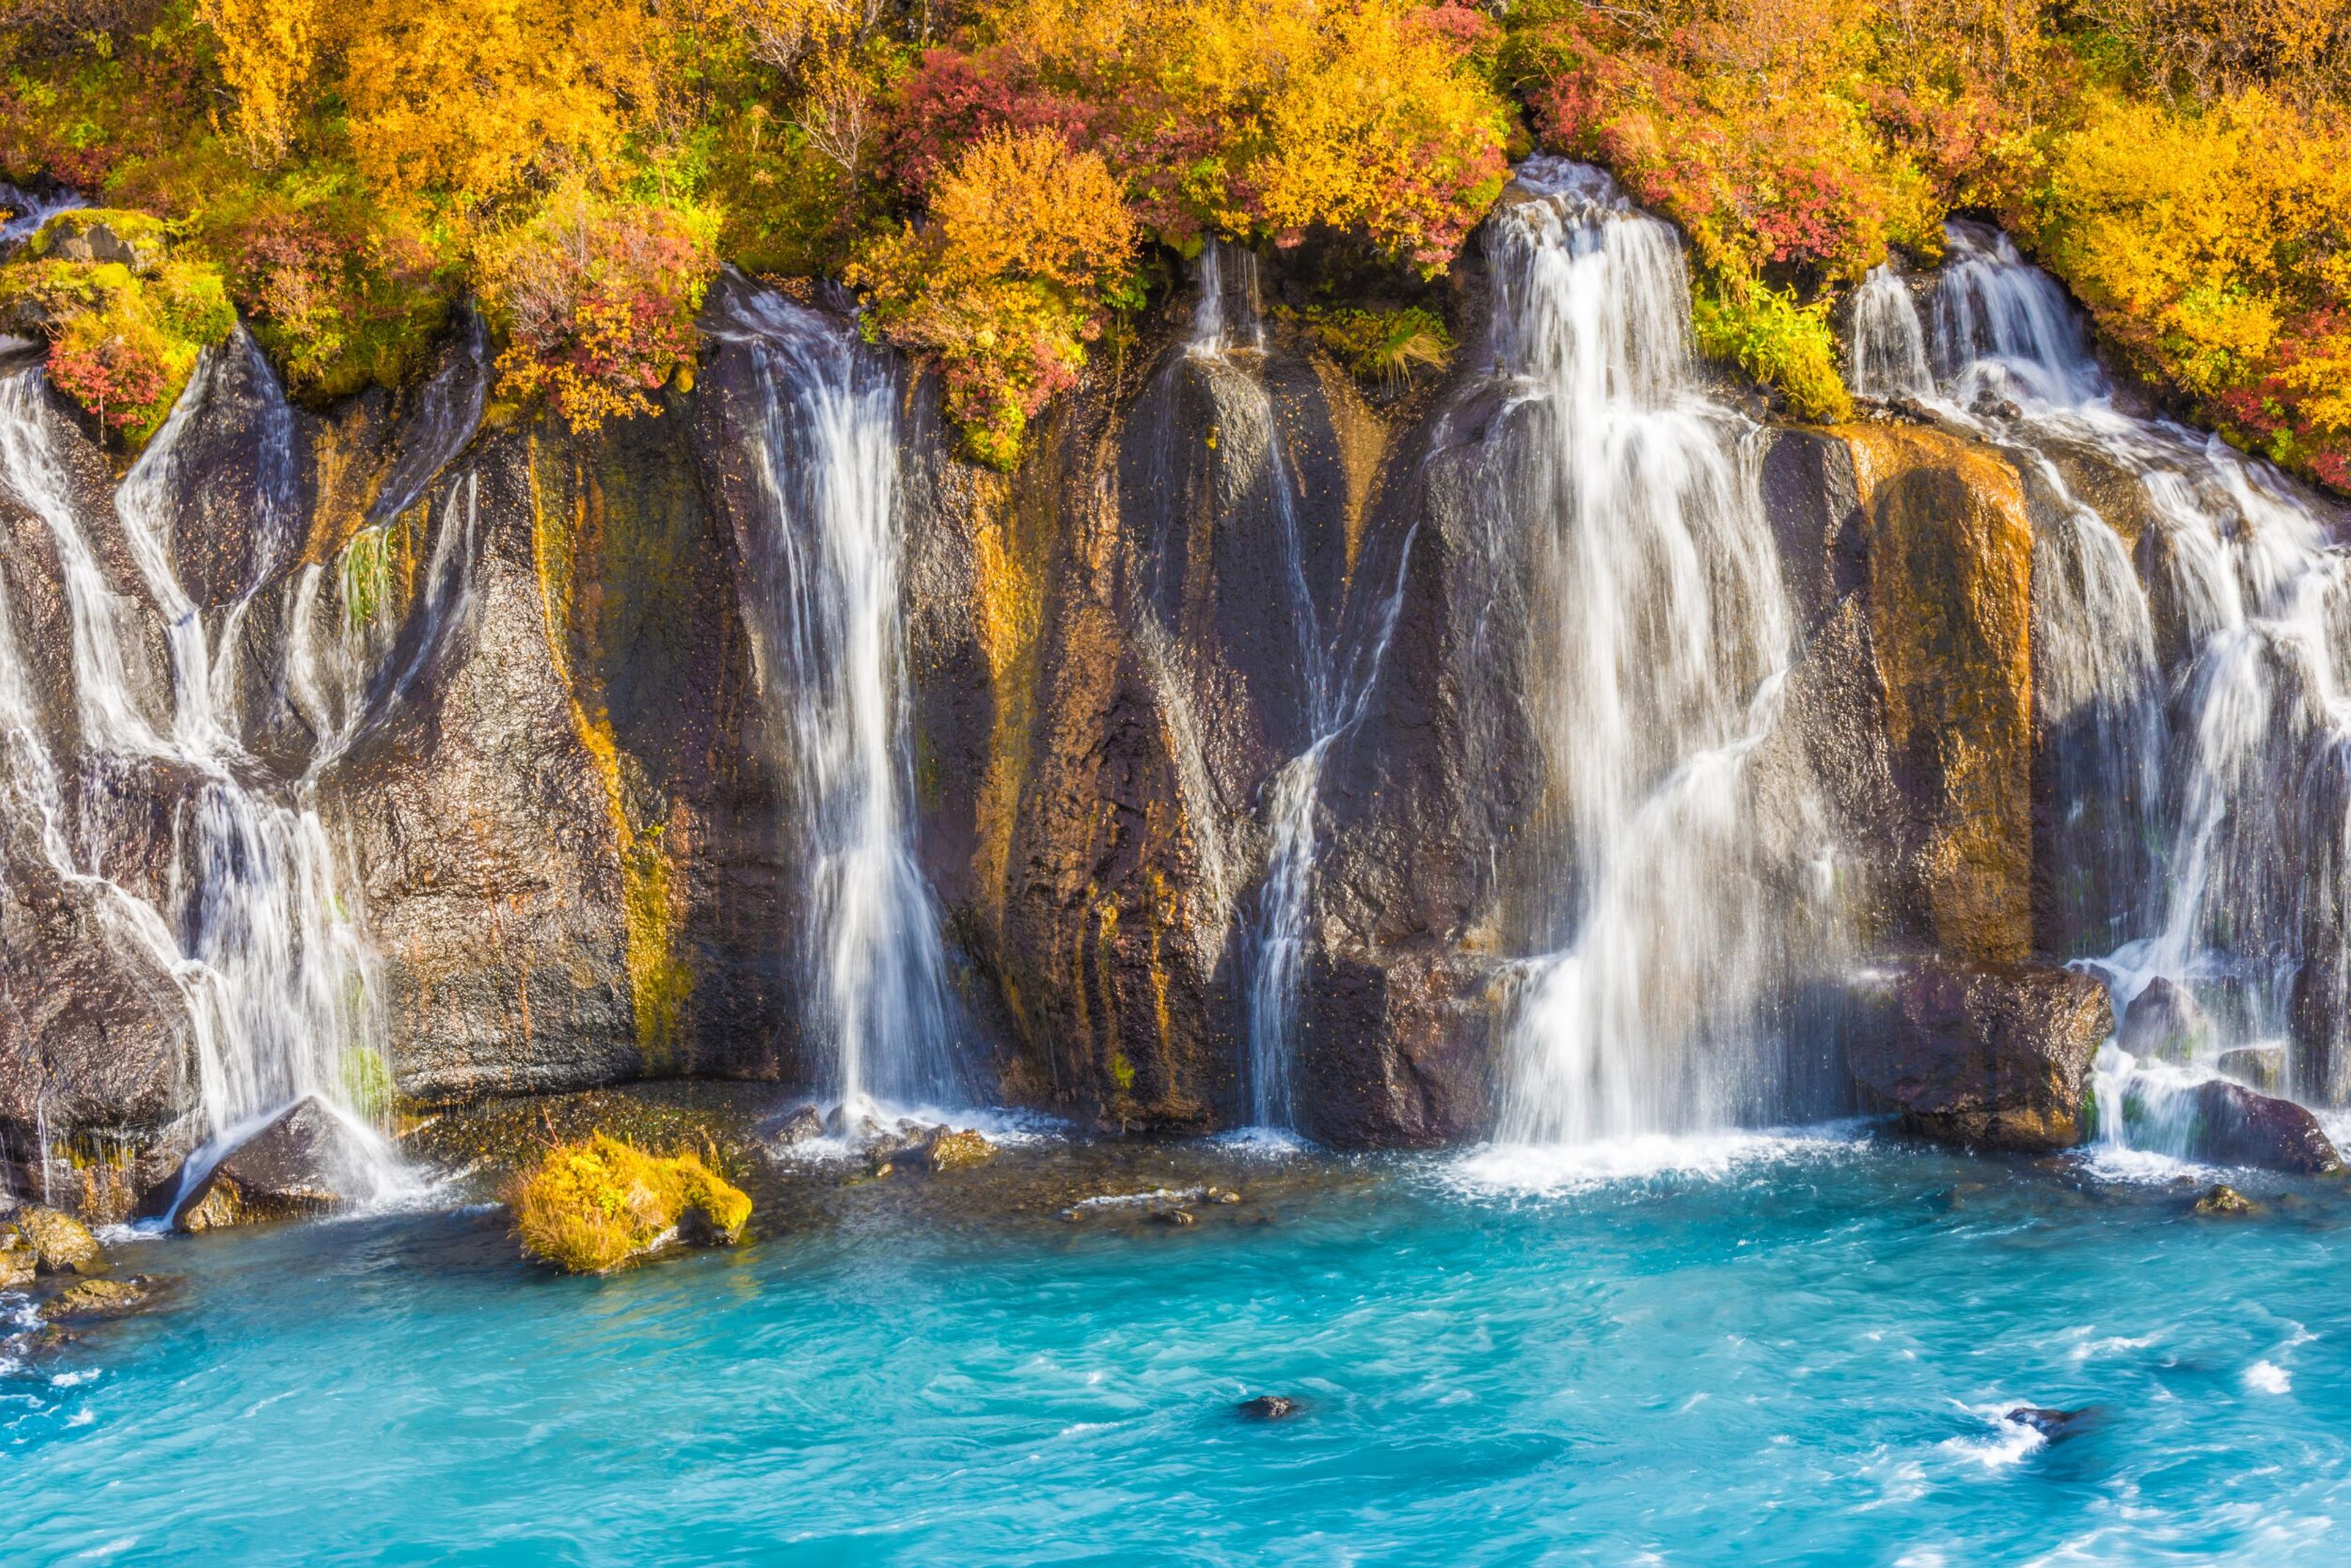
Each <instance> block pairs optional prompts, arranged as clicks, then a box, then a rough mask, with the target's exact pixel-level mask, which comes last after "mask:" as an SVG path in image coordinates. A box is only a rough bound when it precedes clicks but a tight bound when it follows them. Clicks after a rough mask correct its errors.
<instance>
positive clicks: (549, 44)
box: [342, 0, 660, 206]
mask: <svg viewBox="0 0 2351 1568" xmlns="http://www.w3.org/2000/svg"><path fill="white" fill-rule="evenodd" d="M342 41H343V49H344V53H343V60H344V65H343V72H342V92H343V97H344V99H345V101H346V102H347V103H348V104H349V106H350V139H351V151H352V153H353V154H354V156H355V157H356V158H357V159H358V162H359V165H360V171H361V172H363V173H364V174H365V175H366V176H367V178H368V179H369V181H370V182H371V183H372V184H373V185H374V187H375V188H376V189H377V190H378V191H379V192H381V193H385V194H386V195H389V196H393V197H413V196H416V195H418V194H421V193H426V192H445V193H448V194H449V195H450V196H452V197H454V198H455V200H456V201H457V202H458V204H460V205H461V206H471V205H475V204H480V203H483V202H486V201H490V200H493V199H495V198H496V197H498V196H501V195H504V194H506V193H508V192H510V191H512V190H514V189H515V188H516V187H517V185H519V184H521V183H523V182H524V181H526V180H528V179H531V178H534V177H536V178H539V179H551V178H555V177H558V176H560V175H563V174H567V173H568V174H573V175H600V174H601V173H602V172H604V171H605V170H606V169H607V168H608V167H609V166H610V165H611V163H612V162H614V160H615V159H617V158H618V156H619V155H620V152H621V151H622V143H623V141H624V140H625V139H626V137H627V136H628V134H629V132H630V131H632V130H633V129H635V128H637V127H639V126H640V125H642V124H643V123H644V122H645V121H646V120H648V118H649V117H650V116H651V115H652V113H653V110H654V107H655V104H656V102H657V99H658V98H659V94H660V75H659V70H658V67H657V61H656V59H655V57H654V48H655V46H656V43H657V37H656V30H655V29H654V27H653V23H652V21H651V19H650V18H649V16H647V12H646V5H645V4H644V0H477V3H475V4H472V5H463V6H458V5H449V4H446V0H362V3H361V4H360V5H356V6H354V7H353V9H352V12H351V14H350V19H349V21H348V23H347V30H346V33H345V35H344V37H343V40H342Z"/></svg>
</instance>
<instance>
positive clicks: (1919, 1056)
mask: <svg viewBox="0 0 2351 1568" xmlns="http://www.w3.org/2000/svg"><path fill="white" fill-rule="evenodd" d="M1893 1001H1894V1003H1895V1006H1894V1008H1893V1009H1891V1015H1892V1016H1891V1017H1890V1018H1889V1019H1887V1024H1888V1027H1886V1028H1884V1029H1879V1030H1867V1031H1865V1032H1864V1033H1863V1034H1862V1036H1861V1038H1858V1039H1856V1040H1855V1041H1854V1042H1853V1044H1852V1047H1851V1051H1850V1061H1851V1064H1852V1069H1853V1074H1854V1078H1855V1082H1857V1083H1859V1085H1860V1086H1861V1088H1862V1089H1863V1090H1864V1091H1865V1092H1866V1093H1868V1094H1870V1095H1872V1096H1874V1097H1876V1099H1877V1100H1878V1101H1880V1102H1882V1103H1885V1104H1886V1105H1889V1106H1891V1107H1893V1108H1894V1109H1896V1110H1897V1111H1899V1112H1900V1113H1902V1120H1903V1124H1904V1125H1905V1126H1907V1127H1908V1128H1909V1129H1910V1130H1911V1131H1913V1132H1915V1133H1917V1134H1920V1135H1921V1136H1924V1137H1929V1138H1934V1139H1938V1140H1939V1141H1942V1142H1946V1143H1956V1144H1963V1145H1970V1146H1972V1147H1979V1148H1988V1149H2015V1150H2021V1151H2024V1152H2028V1153H2036V1154H2037V1153H2045V1152H2047V1151H2050V1150H2053V1149H2063V1148H2070V1147H2072V1146H2073V1145H2075V1144H2077V1143H2079V1142H2081V1140H2082V1135H2083V1131H2084V1127H2083V1115H2082V1104H2083V1094H2084V1088H2085V1082H2086V1080H2087V1077H2088V1074H2089V1069H2090V1063H2091V1061H2092V1059H2093V1058H2095V1056H2096V1055H2097V1052H2098V1047H2099V1045H2100V1044H2101V1043H2102V1042H2103V1041H2104V1040H2105V1036H2106V1034H2107V1031H2108V1030H2109V1029H2110V1028H2111V1022H2110V1020H2111V1018H2112V1009H2110V1008H2109V1007H2108V1005H2107V1002H2106V993H2105V988H2104V987H2102V986H2100V985H2099V984H2098V983H2097V982H2096V981H2095V980H2093V979H2091V978H2089V977H2087V976H2085V975H2079V974H2075V973H2074V972H2073V971H2072V970H2069V969H2061V968H2057V967H2051V966H2029V965H1954V964H1926V965H1921V966H1920V967H1917V968H1916V969H1913V970H1911V971H1910V972H1908V973H1907V974H1905V975H1903V976H1902V977H1900V978H1899V979H1898V980H1897V981H1896V983H1895V986H1894V988H1893Z"/></svg>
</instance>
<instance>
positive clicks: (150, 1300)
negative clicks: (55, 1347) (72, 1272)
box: [41, 1274, 163, 1322]
mask: <svg viewBox="0 0 2351 1568" xmlns="http://www.w3.org/2000/svg"><path fill="white" fill-rule="evenodd" d="M162 1291H163V1281H160V1280H154V1279H150V1278H149V1277H148V1276H146V1275H144V1274H133V1275H132V1276H131V1278H129V1279H127V1280H78V1281H75V1282H74V1283H73V1284H71V1285H68V1287H66V1289H64V1290H62V1291H58V1292H57V1294H56V1295H54V1296H51V1297H50V1298H49V1299H48V1300H47V1301H43V1302H42V1303H41V1317H42V1319H43V1321H45V1322H89V1321H91V1320H93V1319H98V1318H127V1317H129V1316H130V1315H131V1313H133V1312H144V1311H145V1310H146V1309H147V1308H148V1307H150V1306H152V1305H153V1304H154V1302H155V1299H156V1298H157V1297H158V1296H160V1295H161V1294H162Z"/></svg>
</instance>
